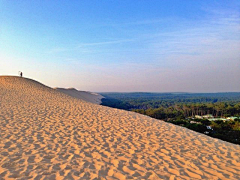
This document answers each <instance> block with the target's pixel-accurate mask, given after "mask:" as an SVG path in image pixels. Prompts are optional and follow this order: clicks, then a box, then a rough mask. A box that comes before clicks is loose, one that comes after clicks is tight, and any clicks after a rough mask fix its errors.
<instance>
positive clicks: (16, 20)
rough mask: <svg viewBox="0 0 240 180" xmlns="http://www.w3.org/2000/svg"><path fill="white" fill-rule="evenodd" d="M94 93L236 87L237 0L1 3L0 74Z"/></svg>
mask: <svg viewBox="0 0 240 180" xmlns="http://www.w3.org/2000/svg"><path fill="white" fill-rule="evenodd" d="M19 70H21V71H23V73H24V75H25V76H27V77H29V78H33V79H36V80H38V81H41V82H42V83H44V84H46V85H48V86H51V87H75V88H77V89H80V90H89V91H95V92H106V91H121V92H129V91H150V92H226V91H240V80H239V79H240V71H239V70H240V1H237V0H236V1H235V0H231V1H221V0H219V1H210V0H199V1H198V0H194V1H190V0H185V1H183V0H181V1H180V0H178V1H177V0H162V1H159V0H157V1H153V0H121V1H117V0H116V1H113V0H104V1H100V0H98V1H93V0H91V1H84V0H82V1H43V0H41V1H2V0H0V75H6V74H7V75H17V73H18V71H19Z"/></svg>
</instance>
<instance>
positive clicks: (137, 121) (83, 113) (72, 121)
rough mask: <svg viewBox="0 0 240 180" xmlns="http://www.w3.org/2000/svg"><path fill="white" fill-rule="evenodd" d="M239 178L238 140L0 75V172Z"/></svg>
mask: <svg viewBox="0 0 240 180" xmlns="http://www.w3.org/2000/svg"><path fill="white" fill-rule="evenodd" d="M45 178H46V179H121V180H123V179H154V180H155V179H171V180H173V179H231V180H233V179H240V146H238V145H234V144H231V143H227V142H224V141H221V140H218V139H214V138H211V137H208V136H205V135H203V134H199V133H197V132H193V131H191V130H188V129H186V128H182V127H179V126H175V125H173V124H168V123H165V122H163V121H159V120H155V119H152V118H150V117H146V116H143V115H140V114H136V113H133V112H127V111H123V110H117V109H113V108H108V107H103V106H100V105H96V104H92V103H89V102H86V101H84V100H80V99H77V98H74V97H71V96H68V95H66V94H64V93H61V92H59V91H57V90H55V89H52V88H49V87H47V86H44V85H43V84H40V83H38V82H36V81H33V80H30V79H25V78H19V77H9V76H0V179H24V180H25V179H35V180H37V179H45Z"/></svg>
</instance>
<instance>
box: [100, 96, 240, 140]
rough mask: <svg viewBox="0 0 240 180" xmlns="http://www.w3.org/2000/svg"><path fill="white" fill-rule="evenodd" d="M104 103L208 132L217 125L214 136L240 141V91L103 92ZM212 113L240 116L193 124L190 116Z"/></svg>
mask: <svg viewBox="0 0 240 180" xmlns="http://www.w3.org/2000/svg"><path fill="white" fill-rule="evenodd" d="M101 94H102V95H103V96H104V97H105V99H102V104H101V105H104V106H109V107H113V108H118V109H124V110H128V111H134V112H137V113H141V114H144V115H147V116H150V117H153V118H156V119H160V120H164V121H167V122H170V123H174V124H177V125H182V126H184V127H187V128H189V129H192V130H195V131H198V132H201V133H204V132H206V130H207V129H206V126H207V125H211V126H212V127H214V130H213V131H212V132H209V135H210V136H213V137H217V138H219V139H223V140H226V141H229V142H233V143H237V144H240V121H239V117H240V93H238V92H236V93H138V92H136V93H101ZM206 114H211V115H213V116H214V117H230V116H236V117H238V118H237V119H236V120H235V121H230V122H223V121H216V122H210V121H208V120H201V121H199V122H200V123H199V124H190V121H191V119H189V118H190V117H195V116H196V115H200V116H203V115H206Z"/></svg>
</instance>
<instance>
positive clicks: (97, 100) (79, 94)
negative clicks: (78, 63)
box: [55, 88, 104, 104]
mask: <svg viewBox="0 0 240 180" xmlns="http://www.w3.org/2000/svg"><path fill="white" fill-rule="evenodd" d="M55 89H56V90H58V91H60V92H62V93H65V94H67V95H69V96H72V97H75V98H78V99H82V100H84V101H87V102H91V103H94V104H101V103H102V101H101V99H103V98H104V97H103V96H102V95H100V94H97V93H92V92H87V91H78V90H77V89H74V88H67V89H65V88H55Z"/></svg>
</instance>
